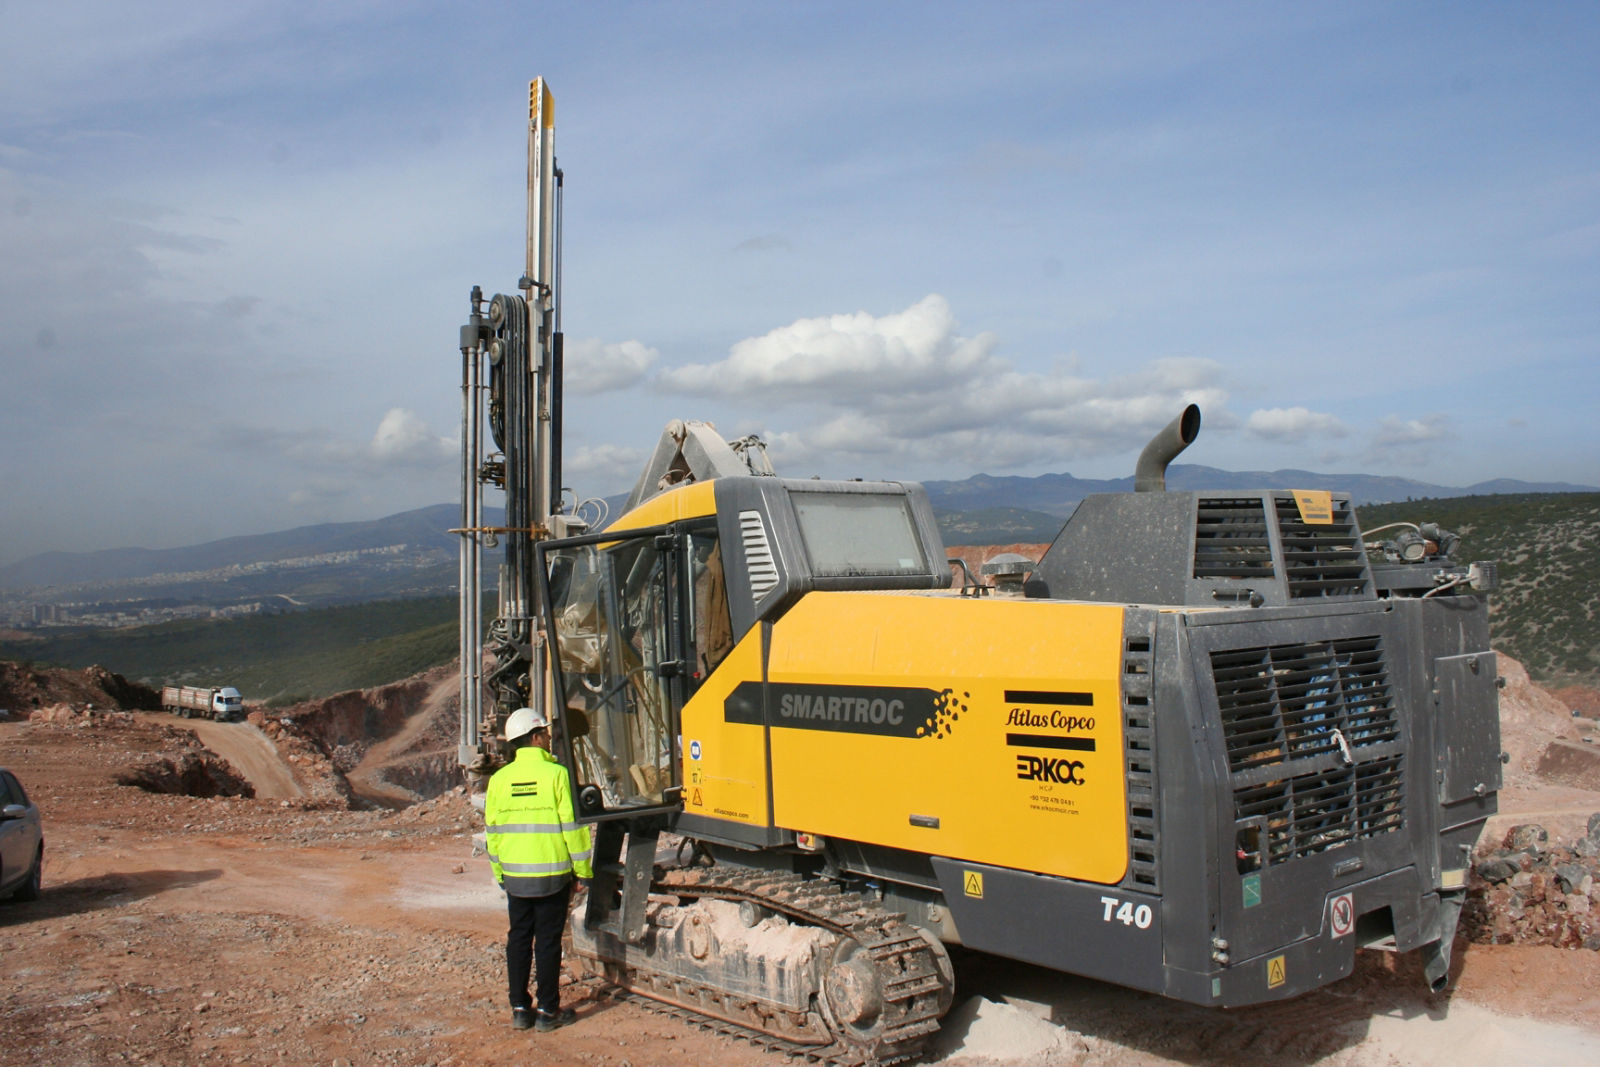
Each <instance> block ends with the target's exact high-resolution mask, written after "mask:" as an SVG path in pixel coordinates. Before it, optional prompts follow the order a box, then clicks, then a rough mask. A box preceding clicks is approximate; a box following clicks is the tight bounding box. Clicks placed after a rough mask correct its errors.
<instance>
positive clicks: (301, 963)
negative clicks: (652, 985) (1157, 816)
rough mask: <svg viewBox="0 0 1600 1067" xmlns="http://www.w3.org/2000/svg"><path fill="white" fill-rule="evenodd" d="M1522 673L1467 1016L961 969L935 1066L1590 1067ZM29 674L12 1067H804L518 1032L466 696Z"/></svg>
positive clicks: (593, 992)
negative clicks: (452, 765)
mask: <svg viewBox="0 0 1600 1067" xmlns="http://www.w3.org/2000/svg"><path fill="white" fill-rule="evenodd" d="M1502 670H1503V672H1504V673H1505V674H1506V676H1507V678H1508V683H1509V684H1508V687H1507V689H1506V691H1505V693H1504V695H1503V718H1504V720H1505V728H1504V729H1505V741H1506V748H1507V751H1508V752H1509V753H1510V754H1511V757H1512V760H1511V763H1510V764H1509V765H1508V766H1507V768H1506V771H1507V787H1506V790H1505V792H1504V793H1503V794H1502V810H1503V814H1502V815H1500V816H1498V817H1497V818H1496V820H1495V821H1494V823H1493V824H1492V825H1491V828H1490V830H1489V831H1488V832H1487V833H1486V834H1485V847H1484V849H1483V850H1482V854H1481V856H1480V858H1479V862H1478V863H1477V865H1476V867H1475V872H1474V875H1473V892H1474V904H1473V907H1472V909H1470V910H1469V914H1468V921H1467V923H1466V925H1465V927H1464V931H1463V937H1462V939H1461V940H1460V941H1459V942H1458V945H1457V949H1456V965H1455V968H1454V970H1455V988H1454V990H1453V991H1452V992H1449V993H1446V994H1441V995H1432V994H1429V993H1427V991H1426V989H1425V986H1424V984H1423V982H1422V980H1421V976H1420V971H1419V967H1418V965H1417V962H1416V961H1415V960H1414V959H1410V958H1399V959H1396V958H1394V957H1391V956H1388V955H1385V954H1382V953H1377V952H1373V953H1363V954H1362V955H1361V958H1360V960H1359V962H1358V966H1357V970H1356V973H1355V974H1354V975H1353V976H1352V977H1350V978H1349V979H1346V980H1345V981H1343V982H1339V983H1336V984H1335V985H1333V986H1330V987H1328V988H1326V989H1324V990H1321V991H1319V992H1317V993H1314V994H1311V995H1309V996H1306V997H1301V998H1299V999H1297V1000H1294V1001H1289V1002H1286V1003H1282V1004H1276V1005H1271V1006H1268V1007H1265V1008H1257V1009H1248V1010H1243V1011H1232V1012H1219V1011H1212V1010H1208V1009H1201V1008H1193V1007H1189V1006H1187V1005H1182V1004H1177V1003H1175V1002H1171V1001H1166V1000H1162V999H1160V998H1156V997H1150V996H1146V995H1143V994H1139V993H1134V992H1131V991H1129V990H1125V989H1120V988H1117V987H1114V986H1108V985H1104V984H1102V983H1096V982H1091V981H1087V980H1084V979H1077V978H1072V977H1069V976H1064V975H1060V974H1057V973H1054V972H1049V971H1044V970H1041V969H1038V968H1032V967H1026V966H1022V965H1018V964H1014V963H1010V962H1007V961H1003V960H998V959H994V958H990V957H981V956H976V955H959V954H958V956H957V958H956V964H957V969H958V975H957V988H958V999H957V1002H956V1005H955V1007H954V1008H953V1010H952V1012H951V1014H950V1016H949V1017H948V1018H947V1020H946V1023H945V1027H944V1030H943V1033H942V1035H941V1038H940V1041H939V1044H938V1045H937V1046H936V1048H935V1049H934V1050H933V1054H932V1057H931V1058H934V1059H938V1060H941V1061H942V1062H947V1063H951V1064H989V1063H1014V1064H1021V1063H1055V1064H1145V1063H1151V1064H1155V1063H1161V1064H1167V1063H1256V1064H1266V1063H1273V1064H1280V1063H1312V1062H1317V1063H1328V1064H1369V1063H1380V1064H1381V1063H1448V1062H1452V1061H1459V1060H1464V1059H1467V1058H1468V1057H1470V1058H1471V1059H1472V1060H1473V1061H1479V1060H1483V1059H1488V1060H1510V1061H1515V1062H1526V1061H1529V1060H1533V1059H1552V1060H1553V1061H1555V1062H1567V1061H1575V1062H1594V1061H1595V1060H1596V1059H1597V1057H1600V1017H1597V1016H1596V1014H1595V1009H1594V1005H1595V1004H1596V1003H1600V951H1596V950H1594V949H1591V948H1584V947H1582V946H1583V945H1584V944H1586V943H1587V942H1588V939H1589V938H1590V936H1591V935H1592V933H1593V932H1594V928H1593V925H1592V922H1591V918H1590V917H1591V915H1592V914H1594V913H1600V901H1596V900H1595V898H1594V896H1593V893H1594V886H1593V882H1594V880H1595V879H1594V878H1593V877H1590V875H1592V873H1593V871H1594V868H1593V865H1592V862H1593V860H1594V859H1595V852H1594V851H1591V846H1593V847H1594V848H1596V849H1600V829H1597V830H1596V833H1595V835H1594V836H1593V837H1592V838H1591V835H1590V832H1589V831H1590V827H1589V822H1590V816H1591V815H1592V814H1593V813H1595V812H1600V792H1595V791H1592V790H1587V789H1583V788H1581V787H1579V786H1575V785H1571V784H1561V783H1554V782H1551V781H1549V780H1548V779H1546V778H1544V777H1542V776H1541V775H1540V773H1539V770H1538V768H1539V766H1540V761H1541V759H1542V758H1543V757H1544V755H1545V753H1546V752H1547V750H1548V749H1549V747H1550V745H1551V744H1553V743H1556V742H1560V743H1563V744H1566V745H1568V746H1570V747H1573V748H1575V749H1578V750H1580V751H1581V750H1583V749H1584V748H1585V747H1586V746H1587V747H1592V746H1593V741H1592V738H1593V737H1594V729H1593V724H1592V723H1591V722H1590V721H1589V720H1587V719H1574V718H1573V717H1572V715H1571V712H1570V710H1569V708H1568V706H1567V705H1564V704H1562V703H1561V702H1560V701H1558V700H1556V699H1555V698H1553V697H1551V696H1550V695H1549V694H1547V693H1544V692H1543V691H1542V690H1539V689H1538V688H1537V687H1535V686H1533V685H1531V684H1530V683H1529V682H1528V680H1527V678H1526V675H1525V674H1523V673H1522V672H1521V671H1520V668H1518V667H1517V666H1516V665H1515V664H1514V663H1509V662H1505V661H1503V662H1502ZM14 675H15V672H13V673H12V674H7V675H4V676H0V683H5V684H10V683H12V682H16V681H18V679H19V678H20V679H21V681H23V682H26V683H27V685H29V686H31V689H30V690H29V691H28V693H26V694H24V695H25V701H24V700H18V699H16V695H15V694H14V693H11V692H5V691H0V701H4V702H5V703H0V707H11V706H21V707H22V708H24V709H27V710H28V711H29V717H28V718H27V719H26V720H24V719H23V718H22V716H21V715H17V714H13V715H11V716H9V717H7V718H6V719H0V763H4V764H5V765H6V766H8V767H10V768H11V769H13V770H14V771H16V772H17V773H18V774H19V775H20V776H21V777H22V779H23V780H24V783H25V784H26V785H27V786H28V788H29V789H30V791H31V793H32V795H33V798H34V800H35V802H36V803H37V804H38V805H39V807H40V809H41V810H42V812H43V815H44V820H45V831H46V840H47V861H46V866H45V890H44V894H43V896H42V897H41V899H40V900H38V901H36V902H33V903H27V904H16V903H13V904H8V905H4V906H0V961H3V968H4V972H5V978H6V981H5V982H4V984H3V985H0V1062H4V1063H7V1064H91V1063H93V1064H100V1063H141V1062H143V1063H160V1064H191V1063H193V1064H201V1063H296V1064H311V1063H322V1064H337V1063H346V1064H350V1065H356V1064H364V1063H397V1064H441V1065H442V1064H476V1063H496V1064H503V1063H515V1062H525V1061H528V1060H537V1061H538V1062H543V1063H552V1064H568V1063H571V1064H577V1063H583V1064H624V1063H626V1064H632V1065H645V1064H682V1063H696V1062H699V1063H718V1064H734V1065H740V1064H745V1065H754V1064H769V1063H773V1064H775V1063H778V1062H781V1061H782V1060H781V1057H778V1056H775V1055H772V1054H769V1053H765V1052H762V1051H760V1050H757V1049H754V1048H752V1047H750V1046H747V1045H744V1044H741V1043H739V1042H737V1041H734V1040H732V1039H729V1038H725V1037H721V1036H719V1035H716V1034H714V1033H709V1032H705V1031H702V1030H699V1029H695V1028H693V1027H691V1026H688V1025H686V1024H685V1023H683V1022H681V1021H678V1020H675V1019H672V1018H665V1017H661V1016H658V1015H655V1014H652V1013H651V1012H649V1011H647V1010H645V1009H644V1008H642V1007H640V1006H638V1005H636V1004H634V1003H630V1002H624V1001H617V1000H613V999H611V998H610V997H608V996H607V995H606V994H605V992H604V990H603V989H602V988H601V987H599V986H597V985H595V984H593V983H592V982H590V981H588V980H580V981H573V982H571V983H570V984H569V986H568V989H567V1000H568V1002H569V1003H571V1004H572V1005H574V1006H575V1007H576V1008H577V1009H578V1013H579V1020H578V1022H577V1024H575V1025H574V1026H572V1027H570V1028H568V1029H566V1030H563V1031H560V1032H559V1033H557V1034H554V1035H532V1034H527V1033H517V1032H514V1031H512V1030H511V1029H510V1028H509V1026H508V1025H507V1013H506V1010H505V1004H504V994H503V991H502V982H503V978H502V966H503V964H502V938H503V936H504V912H503V905H502V903H501V897H500V895H499V893H498V891H497V890H495V889H494V887H493V885H492V882H491V880H490V877H489V873H488V865H487V863H486V861H485V860H484V858H483V856H482V855H481V853H475V852H474V848H473V843H472V834H473V833H474V831H476V830H477V829H479V828H480V827H479V817H478V815H477V814H476V813H475V812H474V810H473V809H472V807H471V805H470V803H469V801H468V798H467V797H466V796H465V795H464V793H463V792H461V791H460V790H459V789H446V790H445V791H443V792H440V790H441V789H443V788H444V786H445V785H446V784H447V783H446V781H445V780H444V778H443V775H442V772H437V771H436V770H435V768H436V767H437V766H438V761H439V758H440V754H441V752H444V751H445V750H446V749H447V748H448V746H450V745H451V744H453V736H452V730H453V726H452V725H451V724H450V723H449V721H448V718H449V714H448V713H449V700H448V695H449V692H450V690H451V687H453V684H454V682H453V675H451V674H450V673H449V672H443V673H440V674H438V675H436V676H431V677H425V678H423V679H414V680H412V681H410V682H407V683H403V688H400V689H395V690H394V691H389V690H385V691H372V692H369V693H368V694H357V695H346V696H344V697H341V698H335V699H334V700H333V701H329V702H321V703H319V704H317V705H305V706H302V707H300V708H295V709H286V710H285V711H283V712H281V713H280V712H274V713H272V714H270V715H269V714H266V713H263V712H259V711H258V712H256V713H254V714H253V715H252V717H251V721H250V722H247V723H241V724H214V723H203V722H195V721H190V720H177V719H173V718H171V717H170V716H166V715H163V714H160V713H153V712H146V711H121V710H109V709H114V708H116V707H118V706H119V705H118V704H117V701H116V699H115V697H114V696H113V695H112V693H111V691H110V689H111V688H114V687H115V684H116V683H115V678H114V676H110V675H109V672H104V673H103V674H99V675H95V676H94V677H93V678H88V677H85V676H84V675H81V674H80V675H75V676H73V677H71V678H70V679H69V678H65V677H64V678H62V679H61V683H60V685H56V684H54V683H53V681H52V675H53V672H36V671H35V672H27V677H25V678H22V677H21V676H14ZM69 683H70V684H69ZM0 690H3V685H0ZM35 698H37V703H34V700H35ZM91 704H92V705H94V707H93V710H88V706H89V705H91ZM134 704H135V705H136V704H137V701H136V700H135V701H134ZM441 718H443V719H444V720H445V721H444V722H443V724H441V723H440V722H439V721H438V720H440V719H441ZM1586 738H1588V739H1590V740H1586ZM402 739H403V740H402ZM450 753H451V754H453V750H450ZM274 771H275V772H276V774H275V775H274V774H271V773H269V772H274ZM352 783H355V784H354V785H353V784H352ZM362 783H365V784H362ZM422 796H428V797H430V798H431V799H423V800H418V799H417V798H419V797H422ZM399 805H404V806H399ZM1530 825H1537V827H1538V829H1526V828H1525V827H1527V826H1530ZM1519 828H1520V829H1519ZM1541 834H1542V836H1541ZM1586 841H1587V842H1589V844H1584V842H1586ZM1512 868H1514V869H1512ZM1579 868H1583V869H1584V870H1585V871H1586V872H1588V873H1587V874H1579V873H1578V870H1579ZM1586 877H1588V880H1589V883H1590V884H1589V885H1587V886H1585V884H1584V881H1585V878H1586ZM1578 898H1581V899H1582V900H1583V901H1584V902H1585V903H1580V902H1579V899H1578ZM1591 907H1592V908H1593V912H1591V911H1590V910H1589V909H1590V908H1591ZM1518 909H1520V913H1519V914H1517V915H1516V916H1515V917H1513V912H1514V911H1517V910H1518ZM1558 946H1559V947H1558ZM1573 946H1577V947H1573Z"/></svg>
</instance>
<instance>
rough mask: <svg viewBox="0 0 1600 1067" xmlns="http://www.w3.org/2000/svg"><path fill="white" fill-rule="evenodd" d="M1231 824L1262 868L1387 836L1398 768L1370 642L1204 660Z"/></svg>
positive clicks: (1399, 781)
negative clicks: (1260, 850) (1258, 843)
mask: <svg viewBox="0 0 1600 1067" xmlns="http://www.w3.org/2000/svg"><path fill="white" fill-rule="evenodd" d="M1211 673H1212V681H1213V683H1214V684H1215V686H1216V693H1217V707H1218V710H1219V711H1220V713H1221V717H1222V732H1223V737H1224V739H1225V741H1226V744H1227V749H1228V767H1229V770H1230V771H1231V772H1232V782H1233V797H1234V809H1235V818H1236V819H1238V820H1240V821H1251V822H1254V823H1256V824H1257V825H1259V826H1260V827H1261V829H1262V832H1263V837H1264V840H1265V841H1266V847H1267V852H1268V861H1269V862H1281V861H1283V860H1287V859H1293V858H1295V857H1298V856H1306V855H1310V854H1311V853H1314V852H1321V851H1322V850H1324V849H1327V848H1332V847H1334V846H1335V845H1339V844H1343V843H1345V842H1347V841H1351V840H1356V839H1360V838H1366V837H1374V836H1377V835H1379V834H1384V833H1388V832H1390V831H1391V830H1395V829H1398V828H1399V826H1400V823H1401V819H1402V817H1403V813H1404V781H1403V777H1404V761H1403V751H1402V746H1401V743H1400V742H1401V738H1400V725H1399V720H1398V717H1397V715H1396V713H1395V707H1394V699H1393V694H1392V693H1391V690H1390V685H1389V674H1388V669H1387V666H1386V664H1385V662H1384V656H1383V647H1382V643H1381V641H1380V640H1379V639H1378V638H1377V637H1375V636H1374V637H1356V638H1347V639H1340V640H1330V641H1315V642H1309V643H1305V644H1292V645H1273V646H1270V647H1258V648H1242V649H1231V650H1227V651H1221V652H1213V653H1212V654H1211Z"/></svg>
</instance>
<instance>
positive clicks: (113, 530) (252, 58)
mask: <svg viewBox="0 0 1600 1067" xmlns="http://www.w3.org/2000/svg"><path fill="white" fill-rule="evenodd" d="M0 26H3V27H4V33H3V34H0V374H3V379H0V487H3V490H4V501H3V504H0V563H7V562H12V561H15V560H17V559H20V558H23V557H26V556H29V555H32V554H34V553H38V552H44V551H50V550H73V551H82V550H93V549H100V548H112V547H125V546H140V547H148V548H165V547H176V546H181V545H187V544H196V543H200V542H204V541H208V540H212V539H215V538H219V537H226V536H232V535H237V534H246V533H259V532H267V531H273V530H281V529H288V528H291V527H295V526H301V525H306V524H309V523H317V522H334V521H349V520H358V519H369V518H376V517H380V516H383V515H388V514H392V513H395V512H398V511H403V510H407V509H410V508H415V507H422V506H426V505H429V504H436V503H442V502H447V501H451V500H454V499H456V497H457V493H458V474H457V470H458V462H459V461H458V446H457V443H456V441H457V435H458V426H459V422H460V405H461V399H460V354H459V351H458V348H457V343H458V329H459V327H460V325H461V324H462V323H463V322H464V321H465V319H466V315H467V310H468V309H467V296H468V292H469V290H470V289H471V287H472V286H473V285H475V284H476V285H482V286H483V288H484V289H485V291H486V292H487V293H491V294H492V293H495V292H512V291H515V285H516V281H517V279H518V277H519V276H520V275H521V273H522V267H523V242H524V228H525V225H526V220H525V214H524V213H525V181H526V160H527V146H526V125H527V99H528V95H527V94H528V82H529V81H530V80H531V79H532V78H534V77H536V76H541V75H542V76H543V77H545V78H546V79H547V81H548V83H549V85H550V87H551V89H552V91H553V93H554V95H555V100H556V130H555V144H556V156H557V159H558V161H559V162H560V165H561V167H562V170H563V172H564V174H565V206H566V213H565V218H564V249H563V253H564V254H563V265H564V273H563V282H564V288H563V307H562V317H563V326H564V328H565V333H566V335H567V368H568V370H567V374H568V378H567V390H568V395H569V403H568V407H567V411H566V428H567V436H566V444H565V457H566V464H565V477H564V479H563V480H564V482H565V483H566V484H567V485H569V486H571V487H572V488H573V489H574V491H575V492H576V494H577V495H578V496H580V497H591V496H601V495H608V494H614V493H617V492H619V491H623V490H626V489H627V488H629V487H631V485H632V483H633V481H634V479H635V478H636V477H637V475H638V473H639V470H640V469H641V467H642V465H643V463H644V461H645V459H646V457H647V456H648V455H649V453H650V451H651V450H652V449H653V447H654V445H655V442H656V440H657V439H658V438H659V436H660V433H661V430H662V428H663V427H664V426H665V424H666V423H667V422H668V421H669V420H671V419H674V418H685V419H690V418H699V419H706V420H710V421H712V422H714V423H715V424H716V426H717V428H718V429H719V430H720V431H722V432H723V433H724V434H725V435H726V436H728V437H734V436H742V435H744V434H747V433H758V434H761V435H762V436H763V437H765V438H766V439H767V441H768V443H769V452H770V455H771V457H772V459H773V462H774V465H775V466H776V467H777V469H778V471H779V473H781V474H785V475H789V476H796V477H807V476H810V475H812V474H820V475H822V476H824V477H858V476H859V477H866V478H896V479H922V480H932V479H959V478H965V477H967V476H969V475H973V474H977V473H988V474H1018V475H1031V474H1041V473H1046V472H1063V471H1065V472H1070V473H1073V474H1076V475H1078V476H1080V477H1118V476H1123V475H1127V474H1129V473H1131V471H1132V469H1133V464H1134V461H1135V459H1136V457H1137V454H1138V451H1139V449H1140V448H1141V447H1142V445H1143V444H1144V442H1145V441H1146V440H1148V439H1149V437H1150V436H1151V435H1152V434H1153V433H1154V432H1156V431H1157V430H1158V429H1160V427H1162V426H1163V425H1165V424H1166V423H1167V422H1168V421H1170V420H1171V419H1172V418H1173V417H1174V416H1176V415H1177V414H1178V412H1179V411H1180V410H1181V409H1182V407H1183V406H1184V405H1185V404H1187V403H1191V402H1192V403H1197V404H1199V405H1200V406H1201V409H1202V412H1203V423H1204V425H1203V429H1202V431H1201V434H1200V438H1199V440H1198V441H1197V442H1196V443H1195V445H1194V446H1192V447H1191V448H1190V449H1189V451H1188V452H1187V453H1185V454H1184V457H1183V459H1182V460H1181V461H1180V462H1188V463H1200V464H1205V465H1208V466H1213V467H1220V468H1225V469H1229V470H1263V471H1271V470H1278V469H1285V468H1292V469H1301V470H1314V471H1318V472H1324V473H1339V472H1362V473H1371V474H1384V475H1395V476H1401V477H1409V478H1415V479H1419V480H1422V481H1427V482H1432V483H1436V484H1442V485H1452V486H1465V485H1470V484H1474V483H1477V482H1480V481H1486V480H1489V479H1494V478H1519V479H1524V480H1531V481H1565V482H1573V483H1578V484H1582V485H1600V428H1597V423H1596V419H1595V412H1596V407H1597V403H1596V402H1597V400H1600V359H1597V358H1596V357H1597V356H1600V62H1596V60H1595V57H1596V55H1600V6H1596V5H1592V4H1580V3H1567V4H1563V3H1550V4H1527V5H1513V4H1476V3H1450V4H1432V3H1415V4H1404V5H1394V4H1385V3H1359V2H1357V3H1341V4H1269V3H1260V4H1219V3H1207V4H1192V3H1154V4H1142V3H1119V4H1088V3H1084V4H1074V3H1045V4H1030V3H1010V4H990V5H977V4H970V3H940V2H933V0H928V2H916V3H861V2H860V0H854V2H850V3H827V2H805V3H802V2H794V3H788V4H771V3H754V2H752V3H742V4H739V3H727V4H723V3H640V4H630V3H605V2H596V3H586V4H532V3H522V4H498V3H492V2H490V3H479V4H475V5H470V6H463V5H444V4H437V5H435V4H423V3H404V2H395V0H383V2H381V3H380V2H359V3H341V2H337V0H330V2H319V3H293V2H284V0H273V2H270V3H254V2H250V0H239V2H235V3H230V4H227V5H199V4H193V3H188V2H183V3H167V2H163V0H152V2H147V3H141V4H128V3H125V2H103V3H92V2H74V0H65V2H58V3H54V4H50V5H43V4H24V3H19V2H15V0H0ZM491 503H493V501H491Z"/></svg>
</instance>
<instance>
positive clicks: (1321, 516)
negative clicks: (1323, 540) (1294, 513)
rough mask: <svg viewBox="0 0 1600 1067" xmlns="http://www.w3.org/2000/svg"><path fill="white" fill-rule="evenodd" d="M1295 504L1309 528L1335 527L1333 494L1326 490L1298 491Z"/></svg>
mask: <svg viewBox="0 0 1600 1067" xmlns="http://www.w3.org/2000/svg"><path fill="white" fill-rule="evenodd" d="M1294 502H1295V506H1296V507H1298V508H1299V509H1300V521H1301V522H1303V523H1305V524H1306V525H1307V526H1331V525H1333V494H1332V493H1330V492H1328V491H1327V490H1326V489H1296V490H1294Z"/></svg>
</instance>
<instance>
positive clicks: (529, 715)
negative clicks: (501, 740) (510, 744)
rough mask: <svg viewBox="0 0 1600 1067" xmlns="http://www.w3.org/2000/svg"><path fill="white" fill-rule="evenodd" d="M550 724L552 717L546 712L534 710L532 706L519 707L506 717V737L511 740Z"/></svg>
mask: <svg viewBox="0 0 1600 1067" xmlns="http://www.w3.org/2000/svg"><path fill="white" fill-rule="evenodd" d="M549 725H550V718H549V716H547V715H546V714H545V713H544V712H542V711H534V710H533V709H532V708H518V709H517V710H516V711H513V712H512V713H511V714H510V715H509V716H508V717H507V718H506V733H505V739H506V740H507V741H511V740H514V739H515V738H518V737H521V736H522V735H524V734H531V733H533V731H535V730H542V729H544V728H545V727H546V726H549Z"/></svg>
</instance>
